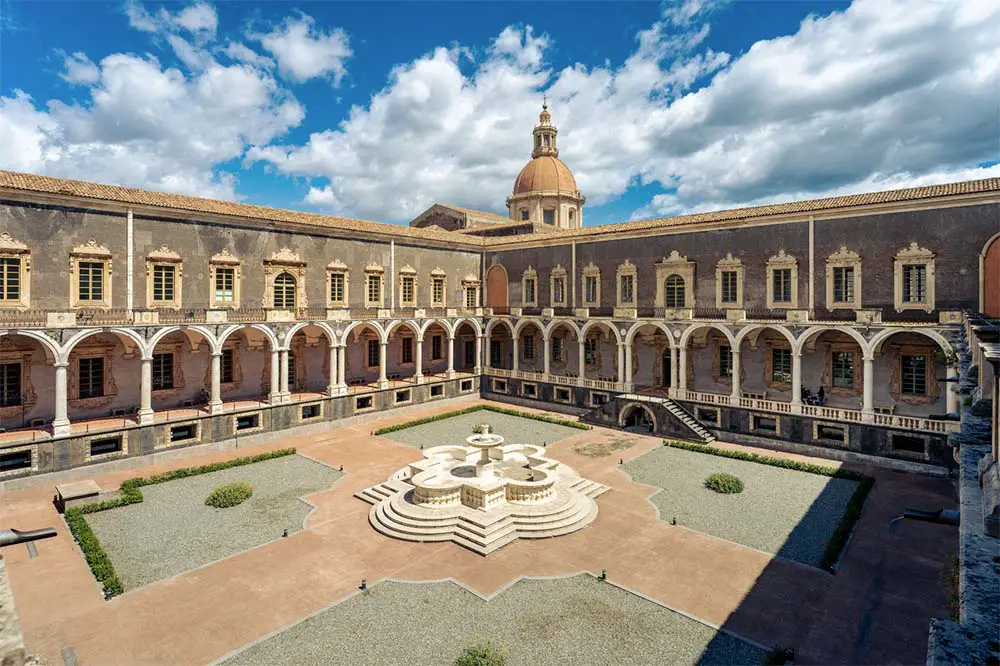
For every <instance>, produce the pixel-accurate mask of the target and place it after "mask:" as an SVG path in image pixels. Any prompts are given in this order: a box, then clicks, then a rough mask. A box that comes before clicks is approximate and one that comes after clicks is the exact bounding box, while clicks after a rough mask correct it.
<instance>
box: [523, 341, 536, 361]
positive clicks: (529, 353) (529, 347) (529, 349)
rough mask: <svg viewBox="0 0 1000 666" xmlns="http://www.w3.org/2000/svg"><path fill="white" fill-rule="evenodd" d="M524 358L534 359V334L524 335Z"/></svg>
mask: <svg viewBox="0 0 1000 666" xmlns="http://www.w3.org/2000/svg"><path fill="white" fill-rule="evenodd" d="M524 360H525V361H534V360H535V336H533V335H526V336H524Z"/></svg>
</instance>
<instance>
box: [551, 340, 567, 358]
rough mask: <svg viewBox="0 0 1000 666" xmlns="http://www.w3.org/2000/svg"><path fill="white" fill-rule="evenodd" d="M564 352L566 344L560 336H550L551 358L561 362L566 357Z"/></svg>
mask: <svg viewBox="0 0 1000 666" xmlns="http://www.w3.org/2000/svg"><path fill="white" fill-rule="evenodd" d="M565 354H566V345H565V343H564V342H563V339H562V336H555V337H553V338H552V360H553V361H557V362H559V363H562V362H563V361H565V360H566V359H565V358H564V356H565Z"/></svg>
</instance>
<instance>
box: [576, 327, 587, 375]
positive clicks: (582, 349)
mask: <svg viewBox="0 0 1000 666" xmlns="http://www.w3.org/2000/svg"><path fill="white" fill-rule="evenodd" d="M586 352H587V345H586V341H584V340H581V339H579V338H577V341H576V355H577V361H576V364H577V375H576V376H577V379H576V383H577V385H579V386H583V380H585V379H586V378H587V359H586V355H587V353H586Z"/></svg>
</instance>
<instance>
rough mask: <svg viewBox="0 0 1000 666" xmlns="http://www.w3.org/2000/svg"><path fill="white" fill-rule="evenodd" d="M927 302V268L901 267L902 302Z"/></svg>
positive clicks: (920, 265)
mask: <svg viewBox="0 0 1000 666" xmlns="http://www.w3.org/2000/svg"><path fill="white" fill-rule="evenodd" d="M926 300H927V266H925V265H924V264H916V265H906V266H903V302H904V303H923V302H925V301H926Z"/></svg>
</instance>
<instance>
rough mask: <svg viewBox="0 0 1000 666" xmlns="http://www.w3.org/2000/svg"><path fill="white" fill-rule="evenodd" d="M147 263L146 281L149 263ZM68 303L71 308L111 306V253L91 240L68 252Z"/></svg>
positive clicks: (102, 307) (106, 307)
mask: <svg viewBox="0 0 1000 666" xmlns="http://www.w3.org/2000/svg"><path fill="white" fill-rule="evenodd" d="M148 262H149V259H147V264H146V277H147V282H149V279H150V277H149V276H150V271H151V270H152V268H151V267H152V264H150V263H148ZM69 277H70V280H69V283H70V294H69V303H70V307H73V308H95V309H102V310H103V309H108V308H110V307H111V250H109V249H108V248H106V247H104V246H103V245H101V244H100V243H98V242H97V240H96V239H94V238H91V239H90V240H88V241H87V242H86V243H84V244H83V245H77V246H76V247H74V248H73V249H72V250H71V251H70V253H69Z"/></svg>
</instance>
